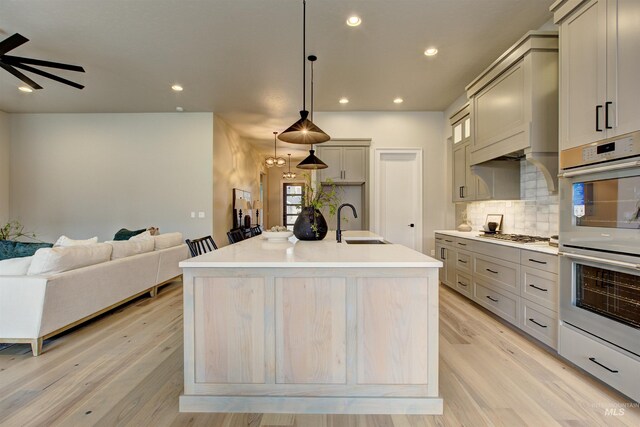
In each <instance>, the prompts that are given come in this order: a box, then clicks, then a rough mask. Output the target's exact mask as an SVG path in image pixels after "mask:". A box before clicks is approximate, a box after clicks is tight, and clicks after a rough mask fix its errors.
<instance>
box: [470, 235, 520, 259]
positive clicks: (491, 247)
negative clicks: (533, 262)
mask: <svg viewBox="0 0 640 427" xmlns="http://www.w3.org/2000/svg"><path fill="white" fill-rule="evenodd" d="M473 252H477V253H479V254H491V258H497V259H502V260H505V261H510V262H513V263H515V264H520V249H517V248H512V247H509V246H503V245H499V244H496V243H485V242H479V241H475V242H473Z"/></svg>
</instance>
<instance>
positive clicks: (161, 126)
mask: <svg viewBox="0 0 640 427" xmlns="http://www.w3.org/2000/svg"><path fill="white" fill-rule="evenodd" d="M9 121H10V124H11V168H10V169H11V181H10V214H11V218H13V219H17V220H20V221H21V222H22V223H23V224H24V225H25V226H26V228H27V229H29V230H32V231H34V232H36V233H37V235H38V237H39V238H40V239H42V240H45V241H54V239H56V238H57V237H58V236H60V235H61V234H66V235H68V236H70V237H72V238H88V237H92V236H98V238H99V239H100V240H106V239H111V238H112V237H113V235H114V233H115V232H116V231H117V230H118V229H120V228H122V227H126V228H131V229H136V228H144V227H147V226H151V225H153V226H157V227H160V231H161V232H170V231H181V232H182V233H183V234H184V236H185V238H189V237H191V238H193V237H199V236H203V235H207V234H210V233H211V231H212V206H213V199H212V191H211V189H212V187H213V182H212V175H211V164H212V149H213V114H212V113H149V114H11V115H10V120H9ZM191 211H194V212H204V213H205V218H203V219H199V218H197V215H196V218H195V219H192V218H191V216H190V213H191Z"/></svg>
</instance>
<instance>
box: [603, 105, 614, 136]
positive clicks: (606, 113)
mask: <svg viewBox="0 0 640 427" xmlns="http://www.w3.org/2000/svg"><path fill="white" fill-rule="evenodd" d="M611 104H613V102H611V101H607V102H605V103H604V127H605V128H607V129H613V126H609V106H610V105H611Z"/></svg>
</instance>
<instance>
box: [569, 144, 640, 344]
mask: <svg viewBox="0 0 640 427" xmlns="http://www.w3.org/2000/svg"><path fill="white" fill-rule="evenodd" d="M560 159H561V168H562V171H563V172H562V174H561V180H560V242H559V243H560V255H561V258H560V272H559V273H560V318H561V320H562V321H563V322H565V323H568V324H569V325H572V326H574V327H576V328H579V329H581V330H583V331H585V332H588V333H590V334H592V335H595V336H597V337H598V338H600V339H602V340H604V341H607V342H609V343H611V344H612V345H614V346H616V347H619V348H622V349H624V350H626V351H629V352H631V353H634V354H636V355H638V356H640V133H633V134H628V135H624V136H622V137H618V138H616V139H611V140H605V141H601V142H598V143H592V144H588V145H585V146H582V147H576V148H572V149H570V150H565V151H563V152H562V153H561V158H560Z"/></svg>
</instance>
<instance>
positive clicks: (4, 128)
mask: <svg viewBox="0 0 640 427" xmlns="http://www.w3.org/2000/svg"><path fill="white" fill-rule="evenodd" d="M9 137H10V133H9V115H8V114H7V113H3V112H2V111H0V227H1V226H2V225H4V224H5V223H6V222H7V221H8V220H9V146H10V138H9Z"/></svg>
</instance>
